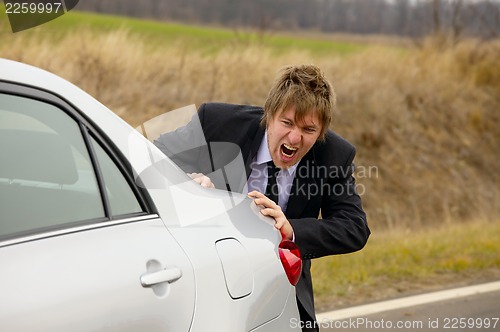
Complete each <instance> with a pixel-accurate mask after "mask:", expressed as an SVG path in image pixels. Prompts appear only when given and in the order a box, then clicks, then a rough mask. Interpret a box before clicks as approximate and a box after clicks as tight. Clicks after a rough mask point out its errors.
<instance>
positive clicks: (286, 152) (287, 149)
mask: <svg viewBox="0 0 500 332" xmlns="http://www.w3.org/2000/svg"><path fill="white" fill-rule="evenodd" d="M295 152H297V148H294V147H291V146H289V145H287V144H284V143H283V144H281V154H282V155H283V156H285V157H287V158H292V157H293V156H294V155H295Z"/></svg>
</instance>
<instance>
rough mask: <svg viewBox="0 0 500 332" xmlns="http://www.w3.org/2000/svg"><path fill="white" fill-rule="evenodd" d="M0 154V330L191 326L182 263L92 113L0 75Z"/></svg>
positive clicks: (188, 272) (188, 270)
mask: <svg viewBox="0 0 500 332" xmlns="http://www.w3.org/2000/svg"><path fill="white" fill-rule="evenodd" d="M0 156H1V157H0V267H1V272H0V294H1V297H0V322H1V324H0V325H1V326H2V330H5V331H68V330H72V331H74V330H82V331H89V330H103V331H138V330H141V331H188V330H189V327H190V324H191V321H192V317H193V311H194V300H195V293H194V292H195V287H194V276H193V271H192V266H191V264H190V262H189V260H188V258H187V257H186V255H185V253H184V252H183V250H182V248H180V246H179V245H178V243H177V242H176V241H175V240H174V239H173V237H172V236H171V234H170V233H169V231H168V230H167V229H166V227H165V226H164V223H163V222H162V220H160V218H159V217H158V215H157V214H156V213H155V210H154V206H153V205H152V204H151V203H150V202H149V198H148V197H147V195H146V193H145V192H142V191H141V189H140V188H137V187H136V186H135V184H134V182H133V181H132V180H131V176H130V172H131V171H130V170H129V169H128V168H129V167H130V166H128V164H127V161H126V160H123V158H122V156H121V155H120V153H119V151H116V150H114V149H113V144H112V142H109V141H108V140H106V139H105V138H104V135H102V134H100V131H99V128H94V127H93V125H92V122H91V119H86V118H84V117H83V116H82V115H80V114H79V113H78V112H77V111H76V109H75V108H74V107H73V106H72V105H69V104H68V103H66V102H65V101H64V100H63V99H62V98H59V97H57V96H54V95H52V94H50V93H48V92H45V91H40V90H37V89H33V88H29V87H24V86H17V85H15V84H12V83H6V82H3V83H2V82H0Z"/></svg>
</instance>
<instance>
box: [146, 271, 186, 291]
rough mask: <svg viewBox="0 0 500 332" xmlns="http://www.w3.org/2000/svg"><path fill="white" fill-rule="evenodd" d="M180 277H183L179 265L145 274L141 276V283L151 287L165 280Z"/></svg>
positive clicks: (169, 280) (170, 280)
mask: <svg viewBox="0 0 500 332" xmlns="http://www.w3.org/2000/svg"><path fill="white" fill-rule="evenodd" d="M180 277H182V271H181V269H179V268H177V267H174V268H170V269H164V270H161V271H157V272H152V273H146V274H143V275H142V276H141V285H142V286H143V287H151V286H153V285H156V284H161V283H163V282H174V281H176V280H178V279H179V278H180Z"/></svg>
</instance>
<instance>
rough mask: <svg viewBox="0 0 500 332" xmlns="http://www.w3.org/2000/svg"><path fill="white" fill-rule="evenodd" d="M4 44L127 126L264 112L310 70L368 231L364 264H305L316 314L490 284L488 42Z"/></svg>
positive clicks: (496, 113)
mask: <svg viewBox="0 0 500 332" xmlns="http://www.w3.org/2000/svg"><path fill="white" fill-rule="evenodd" d="M0 36H1V38H2V43H0V57H3V58H9V59H13V60H18V61H21V62H25V63H29V64H33V65H35V66H38V67H41V68H44V69H47V70H49V71H51V72H54V73H55V74H58V75H60V76H62V77H64V78H66V79H67V80H69V81H71V82H73V83H75V84H76V85H78V86H79V87H81V88H82V89H84V90H86V91H87V92H89V93H90V94H91V95H93V96H95V97H96V98H97V99H98V100H100V101H101V102H102V103H104V104H105V105H107V106H108V107H109V108H110V109H112V110H113V111H114V112H116V113H117V114H119V115H120V116H121V117H123V118H124V119H125V120H126V121H128V122H129V123H130V124H131V125H132V126H134V127H136V126H138V125H139V124H141V123H142V122H144V121H146V120H148V119H150V118H152V117H154V116H157V115H159V114H163V113H164V112H167V111H169V110H172V109H176V108H179V107H182V106H185V105H190V104H196V105H200V104H201V103H202V102H206V101H224V102H233V103H249V104H257V105H262V104H263V102H264V98H265V96H266V94H267V90H268V88H269V85H270V83H271V81H272V79H273V76H274V74H275V72H276V71H277V70H278V69H279V68H280V67H282V66H283V65H286V64H300V63H314V64H317V65H319V66H320V67H321V68H322V69H323V70H324V71H325V73H326V75H327V76H328V77H329V78H330V79H331V81H332V82H333V84H334V87H335V89H336V92H337V94H338V107H337V110H336V115H335V121H334V124H333V126H332V128H333V129H334V130H335V131H337V132H338V133H340V134H341V135H342V136H344V137H345V138H347V139H348V140H350V141H351V142H353V143H354V144H355V145H356V147H357V150H358V155H357V158H356V160H355V161H356V163H357V167H358V168H357V171H356V173H355V175H356V178H357V181H358V189H359V191H360V193H361V194H362V196H363V202H364V206H365V209H366V211H367V214H368V217H369V223H370V225H371V228H372V230H373V235H372V238H371V240H370V241H369V244H368V246H367V248H366V249H365V250H363V251H362V252H361V253H356V254H353V255H348V256H340V257H328V258H325V259H321V260H316V261H315V263H314V264H315V265H314V266H313V269H314V276H315V287H316V292H317V294H318V296H319V297H318V301H319V303H320V306H324V307H325V308H326V307H328V304H329V303H330V304H331V303H333V302H335V303H336V304H338V305H340V306H342V305H346V304H349V303H353V302H354V301H360V300H370V299H371V300H374V299H379V298H383V297H384V296H386V297H387V296H395V295H397V294H399V292H400V291H401V292H405V291H418V290H419V289H420V288H419V286H418V285H421V288H422V289H424V288H426V287H427V288H429V287H430V288H432V287H436V284H448V282H449V281H450V280H452V279H453V280H455V279H454V278H457V279H456V280H455V281H457V282H460V280H465V281H469V282H471V281H480V280H483V279H488V278H498V275H499V273H498V271H499V269H500V261H499V260H498V252H499V251H500V248H499V247H498V246H499V243H500V240H499V239H498V236H499V221H500V218H499V216H500V172H499V169H500V168H499V166H498V160H499V157H500V61H498V55H499V54H500V41H498V40H494V41H490V42H484V41H483V42H481V41H477V40H463V41H461V42H460V43H457V44H450V43H448V41H447V39H446V38H438V37H433V38H428V39H426V40H424V41H423V42H422V43H421V45H420V46H419V47H415V46H411V45H410V46H409V45H406V46H404V47H394V46H390V47H389V46H388V45H387V44H384V45H379V44H378V43H376V42H375V43H369V46H367V47H365V48H360V49H359V50H357V51H356V52H352V53H350V54H348V55H346V54H344V53H341V52H333V51H332V52H330V53H328V52H326V53H325V52H321V53H320V54H317V53H315V52H311V51H310V50H308V49H300V48H296V49H293V50H288V51H286V52H278V53H276V52H274V51H273V50H272V49H270V48H269V47H267V46H265V45H262V44H259V43H248V42H227V43H221V44H220V45H219V46H218V48H217V51H216V52H207V51H206V49H200V50H198V51H197V50H196V49H193V48H190V47H188V46H189V41H188V40H186V39H179V40H177V41H172V40H170V39H169V42H168V43H163V44H162V43H159V42H158V41H156V42H155V44H154V47H152V45H151V42H149V41H147V40H144V39H143V38H141V36H140V35H138V34H136V33H131V32H130V31H129V30H127V29H114V30H110V31H106V32H96V31H94V30H92V29H83V28H81V29H78V32H76V31H73V32H72V33H71V34H70V33H68V34H65V35H62V36H58V37H57V38H54V36H53V35H50V34H47V33H44V32H43V31H42V32H37V31H34V32H32V33H29V34H10V33H2V34H0ZM344 38H346V37H344ZM377 45H379V46H377ZM481 230H482V231H481ZM450 234H451V235H450ZM405 241H406V242H405ZM408 241H409V242H408ZM464 243H465V244H466V247H464V246H463V245H461V244H464ZM474 244H477V245H474ZM422 247H423V248H424V249H425V250H423V251H420V249H421V248H422ZM464 248H473V249H471V251H470V252H469V251H464V250H465V249H464ZM381 262H384V264H385V265H384V264H382V263H381ZM407 263H408V264H409V265H408V266H407V265H406V264H407ZM446 264H448V265H446ZM426 265H428V269H425V268H424V267H425V266H426ZM330 276H335V277H330ZM405 285H406V286H405ZM408 285H417V286H415V287H408ZM380 289H385V290H386V291H385V292H382V293H377V290H380ZM334 298H335V299H336V300H334ZM354 299H356V300H354ZM325 303H326V304H325Z"/></svg>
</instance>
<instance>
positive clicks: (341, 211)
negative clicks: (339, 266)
mask: <svg viewBox="0 0 500 332" xmlns="http://www.w3.org/2000/svg"><path fill="white" fill-rule="evenodd" d="M355 154H356V150H355V149H354V147H352V146H351V152H350V153H349V154H348V157H347V158H346V162H345V164H344V166H343V169H342V171H340V172H338V175H339V176H338V177H329V178H328V180H327V181H326V184H324V185H323V187H322V197H321V200H322V203H321V215H322V219H319V220H318V219H317V218H298V219H291V220H290V223H291V225H292V227H293V229H294V232H295V243H296V244H297V246H298V247H299V249H300V251H301V253H302V255H303V258H305V259H311V258H317V257H322V256H326V255H334V254H345V253H350V252H354V251H357V250H360V249H362V248H363V247H364V246H365V244H366V242H367V240H368V237H369V235H370V229H369V228H368V223H367V220H366V214H365V212H364V211H363V207H362V203H361V198H360V196H359V195H358V193H357V190H356V182H355V179H354V177H353V175H352V173H353V170H354V165H353V160H354V156H355ZM341 175H342V176H341Z"/></svg>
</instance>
